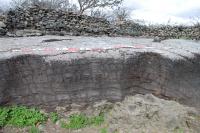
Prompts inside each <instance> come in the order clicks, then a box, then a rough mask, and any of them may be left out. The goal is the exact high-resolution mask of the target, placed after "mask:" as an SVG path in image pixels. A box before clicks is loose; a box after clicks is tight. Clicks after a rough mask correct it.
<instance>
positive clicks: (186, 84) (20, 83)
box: [0, 36, 200, 107]
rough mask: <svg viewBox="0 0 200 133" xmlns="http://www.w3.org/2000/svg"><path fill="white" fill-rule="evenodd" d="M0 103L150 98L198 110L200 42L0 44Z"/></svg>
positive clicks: (45, 40)
mask: <svg viewBox="0 0 200 133" xmlns="http://www.w3.org/2000/svg"><path fill="white" fill-rule="evenodd" d="M0 44H1V45H0V49H1V51H0V72H1V75H0V76H1V77H0V94H1V95H0V102H1V104H2V105H7V104H9V105H10V104H24V105H47V106H52V107H53V106H57V105H64V104H71V103H87V104H89V103H91V102H95V101H99V100H109V101H120V100H122V99H123V98H124V97H125V96H127V95H134V94H146V93H153V94H155V95H157V96H159V97H162V98H166V99H173V100H177V101H179V102H181V103H184V104H187V105H189V106H194V107H200V102H199V101H200V63H199V62H200V56H199V53H200V47H199V46H200V42H198V41H185V40H166V41H162V42H160V43H156V42H153V40H152V39H142V38H125V37H123V38H122V37H115V38H114V37H83V36H80V37H74V36H63V37H60V36H43V37H24V38H23V37H22V38H0Z"/></svg>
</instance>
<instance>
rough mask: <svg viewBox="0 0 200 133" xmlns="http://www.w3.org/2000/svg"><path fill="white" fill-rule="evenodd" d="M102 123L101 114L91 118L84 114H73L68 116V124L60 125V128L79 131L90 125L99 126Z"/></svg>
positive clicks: (102, 116)
mask: <svg viewBox="0 0 200 133" xmlns="http://www.w3.org/2000/svg"><path fill="white" fill-rule="evenodd" d="M103 122H104V115H103V114H100V115H98V116H93V117H87V116H86V115H84V114H74V115H71V116H70V118H69V123H62V127H63V128H67V129H80V128H85V127H87V126H91V125H95V126H99V125H101V124H102V123H103Z"/></svg>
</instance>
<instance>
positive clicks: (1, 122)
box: [0, 106, 46, 127]
mask: <svg viewBox="0 0 200 133" xmlns="http://www.w3.org/2000/svg"><path fill="white" fill-rule="evenodd" d="M44 121H46V116H45V115H44V114H42V113H40V112H39V111H38V110H36V109H28V108H26V107H23V106H21V107H16V106H13V107H3V108H0V126H1V127H3V126H5V125H11V126H17V127H25V126H33V125H35V124H37V123H42V122H44Z"/></svg>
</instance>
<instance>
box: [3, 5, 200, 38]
mask: <svg viewBox="0 0 200 133" xmlns="http://www.w3.org/2000/svg"><path fill="white" fill-rule="evenodd" d="M5 25H6V27H5ZM7 30H8V31H9V32H8V33H7V36H12V37H15V36H17V37H21V36H41V35H46V34H51V35H61V36H63V35H74V36H79V35H92V36H96V35H109V36H119V35H122V36H133V37H138V36H139V37H150V38H152V37H153V38H154V37H159V38H160V40H165V39H168V38H182V39H194V40H199V39H200V26H198V25H196V26H170V25H161V26H160V25H157V26H145V25H141V24H138V23H135V22H133V21H126V22H121V23H116V24H111V23H110V22H109V21H107V20H106V19H103V18H94V17H91V16H87V15H79V14H76V13H73V12H65V11H60V10H53V9H46V8H42V7H39V6H33V7H29V8H26V9H20V8H18V9H15V10H10V11H9V12H8V13H7V15H5V16H0V35H1V36H2V35H6V32H7ZM18 30H19V31H18Z"/></svg>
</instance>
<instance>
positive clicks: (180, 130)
mask: <svg viewBox="0 0 200 133" xmlns="http://www.w3.org/2000/svg"><path fill="white" fill-rule="evenodd" d="M174 133H184V130H183V129H182V128H179V127H178V128H176V129H175V130H174Z"/></svg>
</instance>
